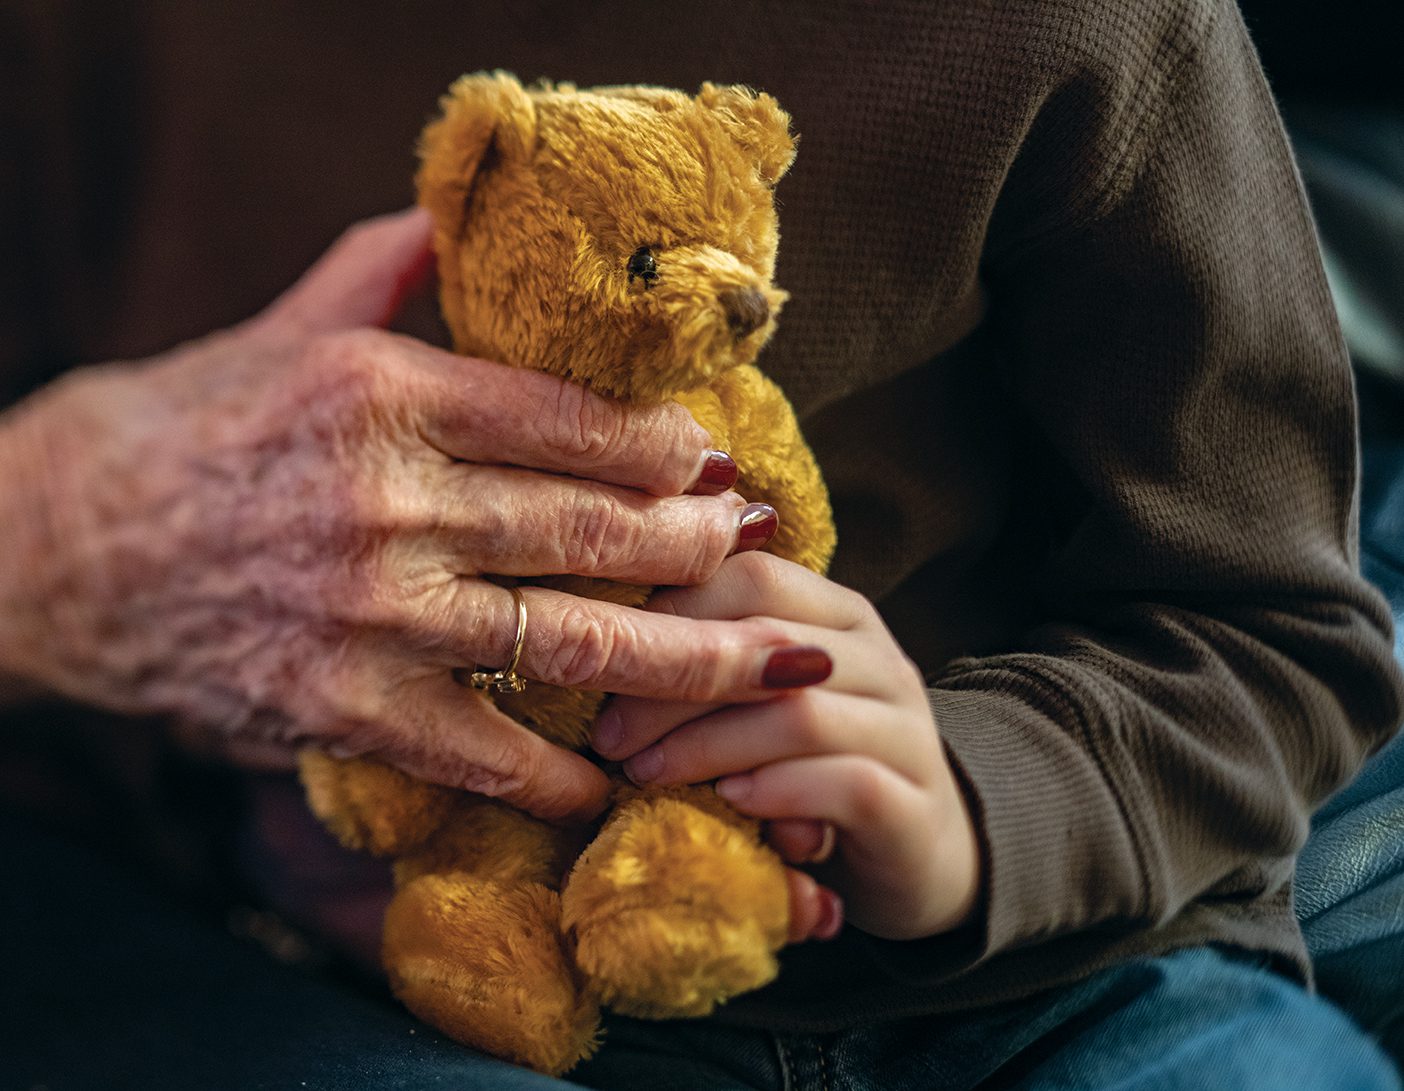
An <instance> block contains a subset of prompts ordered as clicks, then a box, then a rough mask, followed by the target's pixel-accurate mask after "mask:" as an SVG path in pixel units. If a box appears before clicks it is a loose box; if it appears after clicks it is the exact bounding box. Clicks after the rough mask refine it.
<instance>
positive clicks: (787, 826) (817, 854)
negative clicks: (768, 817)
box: [765, 818, 836, 865]
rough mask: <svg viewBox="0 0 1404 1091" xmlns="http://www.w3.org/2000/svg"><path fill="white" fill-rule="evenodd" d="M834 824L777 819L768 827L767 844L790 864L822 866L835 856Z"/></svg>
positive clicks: (809, 820)
mask: <svg viewBox="0 0 1404 1091" xmlns="http://www.w3.org/2000/svg"><path fill="white" fill-rule="evenodd" d="M835 839H836V834H835V833H834V826H833V823H832V822H818V821H815V820H814V819H812V818H777V819H776V820H775V821H774V822H767V823H766V824H765V841H766V844H768V845H769V846H770V847H771V848H773V849H774V850H775V851H776V852H778V853H779V854H780V858H781V859H782V860H784V861H785V862H786V863H787V864H796V865H799V864H822V863H824V862H825V861H826V860H828V859H829V857H831V856H832V855H833V854H834V843H835Z"/></svg>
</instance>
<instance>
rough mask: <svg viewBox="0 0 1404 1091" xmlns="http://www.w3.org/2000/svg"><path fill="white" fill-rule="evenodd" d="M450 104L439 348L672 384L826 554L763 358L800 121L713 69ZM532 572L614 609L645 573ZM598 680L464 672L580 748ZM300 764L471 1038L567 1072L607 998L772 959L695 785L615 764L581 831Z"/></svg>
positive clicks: (648, 996) (654, 385)
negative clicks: (688, 88) (387, 886)
mask: <svg viewBox="0 0 1404 1091" xmlns="http://www.w3.org/2000/svg"><path fill="white" fill-rule="evenodd" d="M441 106H442V114H441V116H439V117H438V118H436V119H435V120H434V121H432V122H431V123H430V124H429V125H428V127H427V128H426V129H425V131H424V134H423V136H422V139H421V143H420V168H419V172H418V175H417V187H418V194H419V202H420V204H421V205H423V206H424V207H426V208H427V209H428V210H429V212H430V213H431V216H432V219H433V224H434V228H433V235H434V248H435V251H436V255H437V261H438V270H439V278H440V305H441V308H442V312H443V315H444V318H445V322H446V324H447V326H448V327H449V330H450V332H451V334H452V337H453V345H454V349H455V351H457V352H460V353H465V354H470V355H474V356H479V357H483V358H487V359H492V360H499V361H502V362H505V363H508V364H512V365H516V366H521V367H531V368H539V369H542V370H545V371H547V372H550V373H552V374H554V375H558V376H562V377H564V378H567V379H570V380H573V381H575V382H578V383H582V384H584V385H585V386H586V387H588V388H590V389H591V390H593V391H595V392H597V393H599V394H602V395H606V396H609V397H613V398H617V399H622V400H624V401H626V402H631V403H655V402H659V401H663V400H667V399H673V400H676V401H678V402H681V403H682V404H683V405H684V406H686V407H687V408H688V409H689V410H690V411H691V413H692V415H693V416H694V417H695V418H696V419H697V421H698V422H699V423H700V424H701V425H702V426H703V427H704V428H706V429H707V430H708V431H709V432H710V433H711V435H712V437H713V440H714V442H715V444H716V445H717V446H718V447H721V448H723V449H725V450H727V451H729V452H730V453H731V454H732V455H733V457H734V458H735V460H736V462H737V463H738V466H739V478H738V481H737V484H736V489H737V491H738V492H739V493H740V494H741V495H742V496H744V497H746V498H747V499H748V500H751V501H764V502H767V503H770V504H771V505H773V506H774V507H775V508H776V509H777V510H778V511H779V512H780V513H781V519H780V526H779V529H778V531H777V533H776V535H775V536H774V538H773V539H772V540H771V542H770V543H769V545H768V547H767V548H769V549H770V550H771V551H772V552H774V553H776V554H778V555H780V556H782V557H786V558H789V559H791V560H794V561H796V562H798V563H801V564H804V565H807V566H809V567H810V568H813V569H815V570H816V571H823V570H824V569H825V568H826V567H827V564H828V561H829V558H830V556H831V554H832V551H833V547H834V529H833V522H832V518H831V514H830V510H829V502H828V497H827V493H826V491H825V488H824V484H823V481H822V479H821V477H820V475H819V471H818V468H817V466H816V464H815V461H814V458H813V456H812V455H811V453H810V451H809V449H808V448H807V447H806V445H805V443H804V440H803V438H802V436H801V434H800V430H799V426H798V424H797V422H796V419H795V415H794V413H793V411H792V409H791V407H790V405H789V403H788V402H787V401H786V399H785V397H784V395H783V394H782V393H781V392H780V390H779V388H778V387H776V386H775V384H774V383H772V382H771V381H770V380H769V379H767V378H766V377H765V376H763V375H762V374H761V372H760V371H759V370H757V369H756V367H755V366H754V362H755V359H756V357H757V354H758V353H759V352H760V350H761V348H762V346H763V345H764V344H765V343H766V341H767V340H768V338H769V337H770V335H771V332H772V331H773V329H774V328H775V319H776V314H777V313H778V311H779V310H780V307H781V305H782V304H783V303H784V301H785V299H786V296H785V294H784V293H783V292H782V291H780V290H779V289H777V288H776V287H775V286H774V284H773V283H772V277H773V273H774V267H775V257H776V247H777V244H778V228H777V218H776V213H775V204H774V198H773V190H774V187H775V184H776V183H777V182H778V181H779V179H780V177H781V175H783V174H784V173H785V171H786V170H787V168H788V167H789V165H790V162H791V160H792V159H793V157H794V140H793V138H792V137H791V135H790V131H789V118H788V116H787V115H786V114H785V113H784V112H783V111H782V110H781V109H780V107H779V106H778V105H777V103H776V102H775V100H774V99H773V98H771V97H770V96H769V95H765V94H757V93H755V92H752V91H750V90H748V89H746V88H742V87H729V86H714V85H712V84H704V85H703V86H702V88H701V90H700V92H699V93H698V94H697V95H696V96H692V95H687V94H684V93H681V92H678V91H672V90H665V89H661V88H651V87H608V88H596V89H592V90H579V89H577V88H576V87H574V86H573V85H570V84H565V83H559V84H554V85H552V84H548V83H542V84H538V85H536V86H533V87H531V88H526V87H524V86H523V85H522V84H521V83H519V82H518V81H517V80H516V79H515V78H513V77H512V76H510V75H508V74H505V73H502V72H497V73H479V74H475V75H470V76H465V77H463V78H462V79H460V80H458V81H457V82H456V83H454V84H453V86H452V88H451V89H450V90H449V92H448V94H447V95H446V96H445V97H444V98H443V100H442V102H441ZM504 582H507V581H504ZM530 582H534V583H539V584H545V585H549V586H551V587H555V588H558V589H561V590H565V591H569V592H571V593H574V594H578V595H585V596H591V597H595V598H602V599H609V600H611V601H613V602H616V603H619V604H622V605H626V606H640V605H642V604H643V603H644V602H645V601H646V600H647V597H648V594H649V591H650V589H648V588H643V587H633V586H626V585H622V584H617V583H611V582H609V581H603V580H592V579H586V578H581V577H572V576H559V575H551V574H545V575H543V577H542V578H540V579H537V580H533V581H530ZM603 696H604V695H603V694H600V693H593V692H583V691H578V690H567V689H560V688H555V687H551V686H547V685H544V684H542V683H537V682H530V683H528V685H527V686H526V688H525V689H524V690H522V691H520V692H499V693H492V694H490V695H485V696H482V697H477V696H475V695H474V694H473V691H472V690H469V689H465V700H472V699H492V700H495V701H496V702H497V704H498V706H499V707H500V708H502V709H503V710H505V711H506V712H507V713H508V714H509V715H511V716H512V717H514V718H515V719H516V720H518V721H519V722H521V723H523V724H526V725H527V726H529V727H530V728H532V729H533V730H535V731H537V732H538V733H540V734H541V735H543V736H545V737H546V738H547V739H549V740H551V741H553V742H555V743H558V744H560V745H563V746H567V747H571V748H574V749H584V748H585V746H586V743H587V741H588V738H589V734H590V730H591V727H592V724H593V721H594V718H595V715H596V713H597V711H598V710H599V708H600V705H601V702H602V700H603ZM301 766H302V777H303V782H304V784H305V787H306V791H307V795H308V799H309V802H310V804H311V806H312V808H313V810H314V811H315V812H316V813H317V815H318V816H319V817H320V818H321V819H322V820H323V821H324V822H325V823H326V824H327V826H328V827H329V828H330V829H331V830H332V831H333V832H334V833H335V834H336V835H337V836H338V837H339V838H340V839H341V840H342V842H343V843H344V844H346V845H348V846H351V847H354V848H358V849H364V850H369V851H371V852H375V853H378V854H381V855H384V856H388V857H391V858H392V859H393V867H394V878H395V884H396V894H395V897H394V900H393V901H392V903H391V904H390V907H389V910H388V912H387V916H386V921H385V932H384V944H383V951H382V955H383V961H384V965H385V969H386V972H387V974H388V977H389V980H390V983H391V985H392V987H393V989H394V991H395V993H396V995H397V996H398V997H399V998H400V999H401V1000H402V1002H403V1003H404V1004H405V1005H407V1006H408V1007H409V1008H410V1009H411V1010H412V1011H413V1012H415V1013H416V1014H417V1015H418V1016H419V1017H420V1018H422V1019H424V1020H425V1021H427V1022H429V1023H431V1024H433V1025H434V1026H436V1027H438V1028H439V1029H441V1030H442V1031H444V1032H445V1033H446V1034H448V1035H449V1036H451V1037H453V1038H455V1039H457V1040H459V1041H462V1042H465V1043H467V1044H470V1045H472V1046H474V1047H476V1048H479V1049H481V1050H484V1051H486V1052H488V1053H492V1054H495V1055H497V1056H500V1057H503V1058H506V1059H509V1060H512V1061H515V1062H518V1063H521V1064H525V1065H528V1066H531V1067H533V1068H536V1069H538V1070H540V1071H543V1072H547V1073H551V1074H559V1073H562V1072H564V1071H567V1070H568V1069H570V1068H571V1067H572V1066H573V1065H575V1064H576V1063H577V1062H578V1061H580V1060H581V1059H582V1058H584V1057H587V1056H588V1055H589V1054H590V1053H591V1052H592V1050H593V1049H594V1048H595V1047H596V1044H597V1042H598V1039H599V1019H600V1009H601V1006H602V1005H606V1006H609V1007H611V1008H612V1009H614V1010H616V1011H619V1012H623V1013H626V1014H630V1015H634V1016H641V1017H647V1018H667V1017H672V1016H700V1015H704V1014H706V1013H708V1012H709V1011H711V1010H712V1009H713V1008H714V1007H715V1006H716V1005H717V1004H719V1003H721V1002H723V1001H724V1000H726V999H727V998H729V997H732V996H735V995H737V994H739V993H743V992H746V991H748V990H751V989H755V988H758V987H760V986H761V985H763V984H765V983H766V982H768V981H769V980H771V979H772V978H773V977H774V976H775V974H776V972H777V960H776V954H777V952H778V950H779V948H780V947H781V946H782V944H783V943H784V940H785V937H786V930H787V925H788V913H789V907H788V895H787V887H786V881H785V876H784V869H783V865H782V863H781V861H780V860H779V858H778V857H777V856H776V854H775V853H774V852H773V851H772V850H771V849H770V848H769V847H768V846H766V845H765V844H764V842H763V840H762V838H761V831H760V828H759V824H758V823H757V822H756V821H754V820H752V819H749V818H746V817H743V816H742V815H740V814H738V813H737V812H736V811H734V810H733V809H732V808H731V807H730V806H729V805H728V804H726V803H725V802H724V801H723V800H721V799H720V797H718V796H717V795H716V793H715V792H714V791H713V790H712V789H711V788H710V787H709V786H689V787H682V788H676V787H670V788H659V789H641V788H636V787H634V786H632V785H629V784H627V783H624V782H621V783H620V784H619V785H618V786H617V787H616V790H615V792H614V795H613V797H612V802H611V808H610V810H609V812H608V814H607V815H606V817H605V819H604V821H603V824H602V826H600V827H598V828H595V829H591V830H586V831H584V832H583V834H582V832H581V831H578V830H576V831H571V830H563V829H559V828H556V827H553V826H551V825H549V824H547V823H545V822H542V821H539V820H537V819H535V818H533V817H531V816H529V815H527V814H524V813H522V812H519V811H517V810H515V809H513V808H511V807H508V806H505V805H503V804H501V803H498V802H496V801H493V800H490V799H487V798H483V797H479V796H474V795H471V794H469V793H466V792H459V791H453V790H450V789H447V788H443V787H440V786H436V785H431V784H427V783H422V782H419V781H417V780H415V779H414V778H412V777H410V776H408V775H406V774H404V773H401V772H399V771H398V770H395V769H393V768H391V767H389V766H386V765H383V764H380V763H378V762H375V761H373V760H369V759H358V760H337V759H333V758H331V757H328V756H326V755H323V754H318V753H311V752H309V753H307V754H305V755H303V757H302V762H301ZM592 835H593V836H592ZM587 840H588V843H587V844H583V846H582V842H584V841H587ZM582 849H583V851H582Z"/></svg>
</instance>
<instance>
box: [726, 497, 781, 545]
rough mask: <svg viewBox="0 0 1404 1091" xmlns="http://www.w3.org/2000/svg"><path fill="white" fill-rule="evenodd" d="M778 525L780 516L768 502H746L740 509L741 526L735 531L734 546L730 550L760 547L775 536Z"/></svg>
mask: <svg viewBox="0 0 1404 1091" xmlns="http://www.w3.org/2000/svg"><path fill="white" fill-rule="evenodd" d="M779 526H780V516H778V515H777V514H775V509H774V508H772V507H771V506H770V505H769V504H747V505H746V506H745V507H744V508H743V509H742V510H741V526H740V529H739V530H738V531H737V533H736V548H735V549H734V550H732V552H733V553H745V552H747V551H748V550H752V549H760V547H761V546H763V545H765V543H766V542H768V541H770V539H772V538H774V537H775V531H776V530H777V529H778V528H779Z"/></svg>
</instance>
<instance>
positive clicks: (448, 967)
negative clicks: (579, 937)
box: [382, 800, 599, 1075]
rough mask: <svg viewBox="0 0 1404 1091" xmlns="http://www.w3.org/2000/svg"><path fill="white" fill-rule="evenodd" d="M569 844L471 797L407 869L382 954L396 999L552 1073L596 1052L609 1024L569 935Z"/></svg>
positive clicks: (455, 1034) (402, 868)
mask: <svg viewBox="0 0 1404 1091" xmlns="http://www.w3.org/2000/svg"><path fill="white" fill-rule="evenodd" d="M560 837H561V835H560V834H558V832H557V831H555V830H553V829H552V828H551V827H549V826H547V825H546V824H545V823H542V822H538V821H536V820H535V819H533V818H531V817H530V816H528V815H524V814H520V813H518V812H516V811H513V810H511V809H509V808H506V807H502V806H500V805H497V804H494V803H492V802H490V801H486V800H481V801H479V800H472V801H465V802H464V803H463V805H462V806H461V807H460V809H459V811H458V813H456V814H455V816H454V817H453V819H451V820H450V821H449V822H448V823H447V824H446V825H445V827H444V829H443V830H442V831H441V832H440V833H439V834H438V835H437V836H436V837H435V838H434V840H433V841H431V842H430V844H429V845H427V846H426V848H425V849H424V851H423V852H421V853H420V854H419V855H417V856H416V857H409V858H406V859H404V860H401V861H400V862H399V863H398V864H397V867H396V880H397V883H398V884H399V890H398V892H397V893H396V895H395V898H394V900H393V901H392V902H391V904H390V908H389V910H388V911H387V913H386V918H385V940H384V948H383V951H382V955H383V961H384V964H385V969H386V972H387V974H388V975H389V978H390V984H391V987H392V988H393V989H394V991H395V994H396V995H397V996H398V997H399V998H400V1000H401V1001H402V1002H403V1003H404V1004H405V1006H406V1007H408V1008H409V1009H410V1010H411V1011H412V1012H414V1013H415V1014H416V1015H417V1016H419V1017H420V1018H421V1019H423V1020H424V1021H425V1022H427V1023H431V1024H432V1025H434V1026H435V1027H437V1028H439V1029H440V1030H441V1031H443V1032H444V1033H445V1034H447V1035H449V1036H450V1037H451V1038H454V1039H457V1040H458V1041H460V1042H464V1043H465V1044H468V1045H471V1046H474V1047H476V1048H478V1049H481V1050H483V1051H484V1052H487V1053H491V1054H493V1055H495V1056H498V1057H502V1058H505V1059H507V1060H511V1061H515V1062H517V1063H519V1064H525V1065H528V1066H530V1067H532V1068H535V1069H538V1070H540V1071H542V1072H547V1073H550V1074H552V1075H559V1074H560V1073H562V1072H564V1071H566V1070H567V1069H569V1068H571V1067H572V1066H573V1065H575V1064H576V1063H577V1062H578V1061H580V1060H582V1059H584V1058H585V1057H587V1056H589V1055H590V1053H592V1052H593V1051H594V1048H595V1045H596V1040H597V1035H598V1026H599V1008H598V1005H597V1004H596V1002H595V1000H594V999H593V998H592V997H591V996H590V995H589V993H588V991H587V990H585V989H584V988H582V983H581V981H580V978H579V976H578V974H577V973H576V971H575V969H574V966H573V962H572V959H571V956H570V952H569V950H568V948H567V943H566V940H565V938H564V936H563V934H562V929H561V919H560V918H561V910H560V895H559V894H558V893H557V891H556V890H555V889H554V887H555V885H556V882H557V876H559V874H560V870H559V867H560V864H559V860H560V856H561V853H562V851H564V849H563V847H562V846H561V845H560V844H559V840H560Z"/></svg>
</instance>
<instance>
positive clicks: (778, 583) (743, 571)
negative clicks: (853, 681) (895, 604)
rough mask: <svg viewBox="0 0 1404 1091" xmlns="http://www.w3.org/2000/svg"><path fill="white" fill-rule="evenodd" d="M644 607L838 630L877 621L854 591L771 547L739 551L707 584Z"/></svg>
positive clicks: (662, 596) (667, 593)
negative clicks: (763, 550)
mask: <svg viewBox="0 0 1404 1091" xmlns="http://www.w3.org/2000/svg"><path fill="white" fill-rule="evenodd" d="M648 609H649V610H651V611H653V612H655V613H663V614H674V615H677V616H679V617H692V618H707V619H710V620H713V621H735V620H738V619H740V618H746V617H758V616H761V617H772V618H777V619H780V620H784V621H793V622H799V623H802V624H806V625H813V626H817V627H820V628H824V629H837V630H840V631H849V630H853V629H857V628H860V627H865V626H869V627H871V625H872V624H880V621H879V619H878V616H877V612H876V611H875V610H874V609H873V607H872V604H871V603H870V602H869V601H868V600H867V599H866V598H864V597H863V596H862V595H860V594H858V592H856V591H852V590H849V589H848V588H846V587H843V586H841V585H839V584H837V583H834V582H833V581H832V580H829V579H826V578H825V577H823V576H821V575H819V574H818V573H817V572H811V571H810V570H809V569H808V568H805V567H804V566H803V565H799V564H795V563H794V562H793V561H787V560H784V559H783V558H780V557H776V556H775V555H774V554H771V553H746V554H741V555H738V556H736V557H734V558H732V559H731V560H730V561H728V562H727V563H726V564H724V565H722V567H721V568H720V569H719V570H718V572H717V574H716V576H715V577H714V578H713V579H711V580H708V581H707V583H706V584H705V585H702V586H699V587H682V588H677V589H671V590H668V591H662V592H659V593H658V594H656V595H654V596H653V598H652V600H651V601H650V602H649V604H648Z"/></svg>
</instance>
